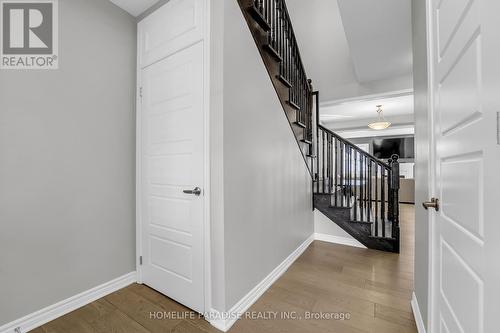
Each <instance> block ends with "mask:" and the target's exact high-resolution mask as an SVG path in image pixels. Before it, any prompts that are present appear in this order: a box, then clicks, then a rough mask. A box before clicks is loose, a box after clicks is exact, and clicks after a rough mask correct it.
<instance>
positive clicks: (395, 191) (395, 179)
mask: <svg viewBox="0 0 500 333" xmlns="http://www.w3.org/2000/svg"><path fill="white" fill-rule="evenodd" d="M398 160H399V156H398V155H396V154H394V155H392V156H391V159H390V161H391V162H390V165H391V178H390V185H389V188H390V191H389V194H390V197H389V203H390V205H391V206H392V207H391V208H392V209H391V210H390V211H391V215H392V216H391V217H392V219H391V220H392V237H393V238H395V239H396V240H397V243H396V248H395V249H394V251H395V252H399V182H400V177H399V161H398Z"/></svg>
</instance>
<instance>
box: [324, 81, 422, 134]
mask: <svg viewBox="0 0 500 333" xmlns="http://www.w3.org/2000/svg"><path fill="white" fill-rule="evenodd" d="M377 105H382V110H383V115H384V119H385V120H386V121H389V122H391V123H392V125H391V127H389V128H388V129H385V130H380V131H374V130H371V129H369V128H368V124H369V123H371V122H374V121H376V120H377V117H378V115H377V112H376V110H377ZM320 122H321V123H322V124H323V126H325V127H327V128H329V129H331V130H333V131H335V132H336V133H338V134H340V135H342V136H344V137H346V138H354V137H368V136H379V135H400V134H413V132H414V115H413V94H412V92H411V91H401V92H397V93H393V94H391V95H386V96H369V97H365V98H364V99H362V100H359V99H355V100H343V101H338V102H335V103H329V104H323V105H321V106H320Z"/></svg>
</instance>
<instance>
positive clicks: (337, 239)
mask: <svg viewBox="0 0 500 333" xmlns="http://www.w3.org/2000/svg"><path fill="white" fill-rule="evenodd" d="M314 239H315V240H319V241H323V242H328V243H335V244H342V245H348V246H354V247H360V248H362V249H366V246H364V245H363V244H361V243H360V242H358V241H357V240H355V239H354V238H347V237H342V236H333V235H327V234H319V233H315V234H314Z"/></svg>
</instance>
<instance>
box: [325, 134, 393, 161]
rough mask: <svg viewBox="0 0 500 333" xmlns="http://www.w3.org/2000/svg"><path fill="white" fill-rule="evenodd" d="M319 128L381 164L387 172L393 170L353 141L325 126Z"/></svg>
mask: <svg viewBox="0 0 500 333" xmlns="http://www.w3.org/2000/svg"><path fill="white" fill-rule="evenodd" d="M318 127H319V128H320V129H321V130H322V131H324V132H327V133H329V134H331V135H332V136H334V137H335V138H336V139H337V140H339V141H341V142H343V143H345V144H346V145H348V146H351V147H352V148H353V149H355V150H357V151H358V152H359V153H361V154H363V155H365V156H366V157H368V158H370V159H371V160H372V161H373V162H375V163H377V164H379V165H380V166H383V167H384V168H386V169H387V170H391V166H390V165H389V164H387V163H385V162H382V161H381V160H380V159H378V158H376V157H375V156H373V155H372V154H370V153H368V152H366V151H364V150H363V149H361V148H359V147H358V146H357V145H356V144H354V143H352V142H351V141H349V140H347V139H344V138H343V137H341V136H340V135H338V134H336V133H335V132H333V131H331V130H329V129H328V128H326V127H325V126H323V125H318Z"/></svg>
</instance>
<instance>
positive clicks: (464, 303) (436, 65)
mask: <svg viewBox="0 0 500 333" xmlns="http://www.w3.org/2000/svg"><path fill="white" fill-rule="evenodd" d="M499 4H500V1H498V0H431V1H430V7H429V9H430V11H429V14H430V20H429V22H431V25H430V27H431V28H430V35H429V36H430V41H431V42H430V47H431V54H432V55H431V59H432V61H431V64H430V65H431V72H432V87H433V88H432V91H433V98H432V99H433V103H432V104H433V112H432V113H433V118H432V119H433V123H434V145H433V147H435V151H434V154H433V163H432V164H433V173H434V178H435V179H434V182H433V183H434V184H433V186H434V189H433V192H434V194H435V196H436V197H437V198H439V200H440V209H439V211H438V212H433V213H432V215H431V216H432V218H433V219H432V229H431V232H432V238H433V242H432V243H433V244H432V252H431V253H432V261H433V266H432V270H431V271H432V272H433V273H432V274H433V277H432V278H433V279H432V289H431V293H432V296H431V298H432V299H431V302H432V303H431V332H442V333H459V332H462V333H484V332H488V333H493V332H498V331H499V327H500V326H499V324H500V321H499V319H500V311H499V310H498V309H499V306H498V300H499V298H500V292H499V291H500V289H499V284H500V265H499V263H500V260H499V259H498V254H499V253H500V241H499V237H500V228H499V225H500V221H499V216H500V210H499V206H500V204H499V202H498V193H499V188H500V177H499V173H500V146H499V145H498V144H499V142H498V139H497V135H498V128H497V126H498V123H497V112H498V111H500V71H499V68H500V66H499V61H500V52H499V51H500V44H499V41H500V36H499V33H500V20H499V19H498V13H500V6H499Z"/></svg>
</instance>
